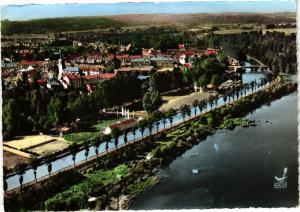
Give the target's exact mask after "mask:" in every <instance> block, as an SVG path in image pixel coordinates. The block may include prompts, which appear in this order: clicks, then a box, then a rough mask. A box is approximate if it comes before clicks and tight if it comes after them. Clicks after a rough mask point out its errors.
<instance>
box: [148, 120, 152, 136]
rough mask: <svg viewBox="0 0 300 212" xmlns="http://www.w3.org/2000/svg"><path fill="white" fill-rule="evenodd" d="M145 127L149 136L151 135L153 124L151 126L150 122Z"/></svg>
mask: <svg viewBox="0 0 300 212" xmlns="http://www.w3.org/2000/svg"><path fill="white" fill-rule="evenodd" d="M147 127H148V129H149V133H150V135H152V129H153V124H152V122H151V123H148V124H147Z"/></svg>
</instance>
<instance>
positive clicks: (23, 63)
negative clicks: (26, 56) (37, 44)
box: [18, 60, 44, 67]
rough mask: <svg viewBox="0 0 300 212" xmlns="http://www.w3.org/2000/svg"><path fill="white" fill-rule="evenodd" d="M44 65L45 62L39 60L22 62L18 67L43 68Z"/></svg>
mask: <svg viewBox="0 0 300 212" xmlns="http://www.w3.org/2000/svg"><path fill="white" fill-rule="evenodd" d="M41 65H44V61H39V60H21V61H19V62H18V66H21V67H24V66H41Z"/></svg>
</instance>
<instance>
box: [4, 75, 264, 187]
mask: <svg viewBox="0 0 300 212" xmlns="http://www.w3.org/2000/svg"><path fill="white" fill-rule="evenodd" d="M262 77H264V74H262V73H245V74H243V83H249V82H251V81H254V80H256V81H257V82H260V79H261V78H262ZM254 92H255V90H254ZM251 93H252V90H247V92H246V94H247V95H248V94H251ZM221 105H224V101H223V98H222V97H220V98H219V99H218V101H217V105H214V106H213V108H214V107H216V106H221ZM207 108H208V109H209V110H210V109H211V108H210V106H209V105H207ZM194 110H195V109H194V108H193V107H192V111H194ZM199 113H200V111H199V109H198V108H197V109H196V114H199ZM182 121H183V117H182V115H181V114H180V113H177V114H176V115H174V116H173V124H175V123H179V122H182ZM170 125H171V123H170V122H169V120H167V122H166V127H168V126H170ZM163 128H164V125H163V123H162V121H160V122H159V128H158V129H159V130H161V129H163ZM152 132H153V133H155V132H156V126H154V127H153V130H152ZM149 134H150V132H149V129H148V128H146V129H145V131H144V136H147V135H149ZM141 137H142V135H141V131H140V130H139V129H137V130H136V136H135V138H136V139H139V138H141ZM133 140H134V136H133V134H132V133H129V134H128V142H132V141H133ZM122 144H124V135H121V136H120V137H119V146H120V145H122ZM105 145H106V144H105V143H102V144H101V145H100V146H99V149H98V150H99V153H103V152H106V150H105ZM109 149H110V150H113V149H115V145H114V141H113V139H112V140H111V142H110V143H109ZM95 155H96V153H95V147H94V146H91V147H90V148H89V152H88V157H87V158H91V157H94V156H95ZM84 160H85V150H81V151H79V152H78V153H77V154H76V160H75V162H76V163H79V162H81V161H84ZM72 165H73V161H72V156H71V155H66V156H64V157H62V158H59V159H56V160H55V161H53V162H52V173H53V172H57V171H60V170H62V169H64V168H67V167H70V166H72ZM47 175H48V169H47V166H46V165H45V164H42V165H40V166H38V168H37V178H38V179H39V178H42V177H45V176H47ZM23 177H24V181H23V184H26V183H29V182H32V181H34V180H35V178H34V172H33V170H32V169H31V168H29V169H28V170H26V171H25V173H24V175H23ZM6 182H7V184H8V190H11V189H14V188H17V187H19V186H20V183H19V175H18V174H15V175H12V176H9V177H8V178H7V180H6Z"/></svg>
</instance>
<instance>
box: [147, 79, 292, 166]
mask: <svg viewBox="0 0 300 212" xmlns="http://www.w3.org/2000/svg"><path fill="white" fill-rule="evenodd" d="M296 89H297V86H296V84H294V85H283V86H282V87H277V86H275V87H273V88H270V89H267V91H263V92H259V93H258V94H257V95H255V94H253V95H250V96H249V97H246V98H245V99H244V100H239V101H237V102H236V103H233V104H231V105H230V106H228V107H227V106H223V107H221V108H220V109H217V110H219V111H217V112H215V111H212V114H214V116H215V117H217V114H218V113H219V112H221V111H222V110H223V111H224V110H228V111H230V112H229V113H225V114H224V115H225V116H224V118H220V119H219V120H217V121H216V122H218V123H216V124H215V126H214V127H212V128H211V130H208V131H207V133H204V134H201V133H199V131H198V132H197V129H201V127H202V126H203V125H202V124H203V120H201V119H200V120H199V121H195V122H193V123H192V124H191V125H190V126H186V127H182V128H180V129H178V130H176V131H174V132H173V133H172V134H171V136H168V138H167V139H165V140H160V141H157V142H161V143H164V144H165V145H164V146H163V147H158V148H156V149H155V150H153V151H152V152H153V154H152V157H153V159H154V158H159V159H163V158H162V157H164V156H165V155H171V158H169V160H168V159H166V160H165V161H164V164H168V163H170V162H171V161H173V158H176V157H177V156H179V155H181V154H182V152H185V151H186V150H187V149H189V148H190V147H191V146H193V145H194V144H197V143H199V142H200V140H199V139H197V138H201V141H202V140H205V138H206V136H207V135H208V134H210V133H213V132H214V129H217V128H218V127H221V128H224V126H226V127H225V128H230V129H231V130H232V129H233V128H234V127H235V126H244V127H249V126H255V125H256V124H255V123H254V122H253V121H249V120H244V121H241V119H238V118H236V119H235V120H238V121H237V123H236V124H235V126H234V127H233V128H231V125H229V126H230V127H228V125H227V124H226V122H227V121H228V120H231V121H232V118H227V117H228V115H233V116H235V117H238V116H239V115H237V112H238V111H240V109H242V108H241V103H243V104H246V103H249V106H253V107H254V108H253V110H255V109H256V108H259V107H260V106H262V105H263V104H265V103H268V102H269V101H273V100H276V99H278V98H280V97H282V96H284V95H285V94H288V93H290V92H293V91H295V90H296ZM266 101H267V102H266ZM253 110H252V109H250V110H249V109H246V107H244V109H242V114H241V116H244V115H246V114H247V113H249V112H251V111H253ZM221 113H222V112H221ZM222 119H223V120H222ZM246 122H247V124H246V126H245V123H246ZM193 132H194V134H193ZM162 149H163V151H162ZM157 152H159V153H157ZM172 154H173V157H172Z"/></svg>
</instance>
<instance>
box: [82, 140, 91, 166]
mask: <svg viewBox="0 0 300 212" xmlns="http://www.w3.org/2000/svg"><path fill="white" fill-rule="evenodd" d="M83 147H84V150H85V151H84V156H85V162H87V157H88V156H89V151H90V145H89V143H88V142H87V141H85V142H84V143H83Z"/></svg>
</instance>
